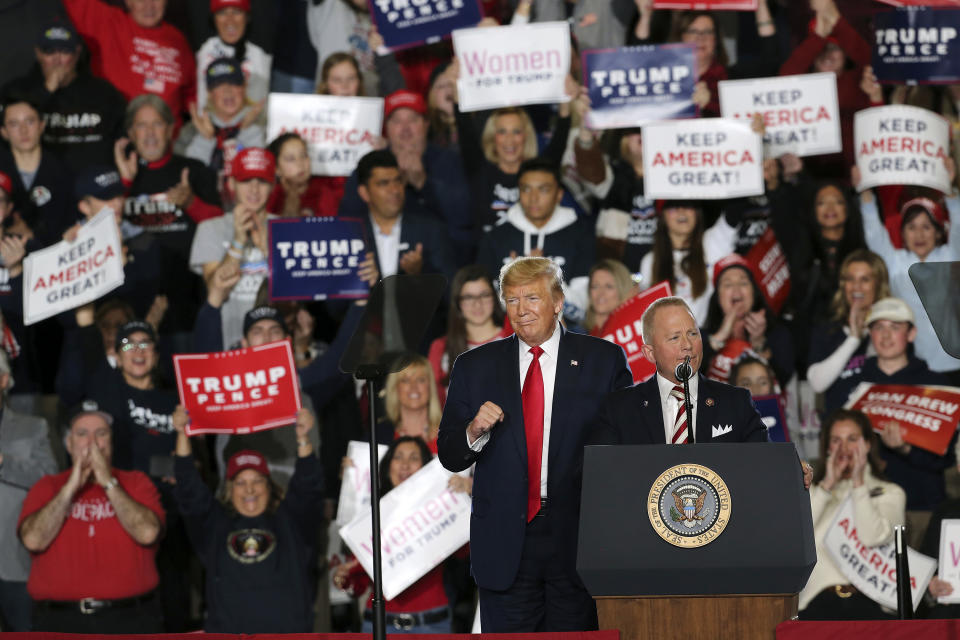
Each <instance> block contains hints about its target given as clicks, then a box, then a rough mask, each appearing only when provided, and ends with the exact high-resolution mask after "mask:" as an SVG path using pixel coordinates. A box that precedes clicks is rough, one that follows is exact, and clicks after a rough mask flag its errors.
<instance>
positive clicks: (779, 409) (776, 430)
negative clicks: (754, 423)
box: [753, 394, 790, 442]
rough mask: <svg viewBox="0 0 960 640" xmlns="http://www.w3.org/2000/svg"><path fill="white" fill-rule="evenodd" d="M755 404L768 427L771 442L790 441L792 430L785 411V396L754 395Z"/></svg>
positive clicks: (761, 418)
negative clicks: (788, 426) (788, 425)
mask: <svg viewBox="0 0 960 640" xmlns="http://www.w3.org/2000/svg"><path fill="white" fill-rule="evenodd" d="M753 406H754V407H756V408H757V412H758V413H759V414H760V420H761V422H763V426H765V427H766V428H767V437H768V438H769V439H770V442H790V430H789V429H787V419H786V414H785V413H784V411H783V396H780V395H777V394H771V395H769V396H753Z"/></svg>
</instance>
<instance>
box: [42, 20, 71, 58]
mask: <svg viewBox="0 0 960 640" xmlns="http://www.w3.org/2000/svg"><path fill="white" fill-rule="evenodd" d="M79 46H80V36H78V35H77V32H76V31H74V29H73V26H71V25H70V24H63V23H60V22H58V23H56V24H51V25H48V26H47V28H45V29H44V30H43V31H42V32H41V33H40V37H39V38H37V48H38V49H40V50H41V51H46V52H53V51H67V52H73V51H76V50H77V47H79Z"/></svg>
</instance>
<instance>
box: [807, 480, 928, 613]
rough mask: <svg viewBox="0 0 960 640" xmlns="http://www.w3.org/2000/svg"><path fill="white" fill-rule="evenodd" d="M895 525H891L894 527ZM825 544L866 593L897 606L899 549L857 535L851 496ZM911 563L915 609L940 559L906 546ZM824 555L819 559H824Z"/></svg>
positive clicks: (884, 603) (842, 507) (831, 527)
mask: <svg viewBox="0 0 960 640" xmlns="http://www.w3.org/2000/svg"><path fill="white" fill-rule="evenodd" d="M892 526H893V525H891V527H892ZM823 545H824V547H826V549H827V551H828V552H829V554H830V557H831V558H832V559H833V562H834V563H835V564H836V566H837V568H839V569H840V572H841V573H842V574H843V575H844V576H846V577H847V579H848V580H849V581H850V584H852V585H853V586H854V587H856V588H857V589H858V590H859V591H860V592H861V593H863V595H865V596H867V597H868V598H870V599H871V600H873V601H874V602H876V603H877V604H880V605H882V606H884V607H887V608H888V609H896V608H897V550H896V545H895V543H894V542H893V540H892V539H891V540H890V542H887V543H886V544H882V545H879V546H876V547H868V546H865V545H864V544H863V543H862V542H860V538H859V536H858V535H857V523H856V520H855V518H854V513H853V500H852V498H851V497H850V496H847V499H846V500H844V501H843V504H841V505H840V508H839V509H838V510H837V515H836V517H835V518H834V519H833V524H831V525H830V528H829V529H827V535H826V536H825V537H824V540H823ZM907 555H908V557H907V563H908V564H909V565H910V592H911V595H912V596H913V608H914V609H916V608H917V605H918V604H920V600H921V599H922V598H923V593H924V592H925V591H926V590H927V584H929V583H930V578H932V577H933V572H934V571H936V570H937V561H936V560H934V559H933V558H931V557H929V556H925V555H923V554H922V553H920V552H918V551H914V550H913V549H911V548H909V547H907ZM824 560H825V558H820V562H823V561H824Z"/></svg>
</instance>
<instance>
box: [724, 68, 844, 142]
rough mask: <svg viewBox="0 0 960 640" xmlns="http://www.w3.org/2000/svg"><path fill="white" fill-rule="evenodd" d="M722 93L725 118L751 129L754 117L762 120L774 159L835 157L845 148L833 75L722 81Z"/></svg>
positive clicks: (811, 74)
mask: <svg viewBox="0 0 960 640" xmlns="http://www.w3.org/2000/svg"><path fill="white" fill-rule="evenodd" d="M719 94H720V115H722V116H723V117H724V118H734V119H737V120H743V121H744V122H747V123H748V124H749V123H750V122H751V121H752V120H753V116H754V115H755V114H758V113H759V114H760V115H761V116H763V123H764V125H765V126H766V132H765V133H764V135H763V144H764V146H765V147H766V149H767V153H768V155H770V156H772V157H774V158H779V157H780V156H782V155H783V154H785V153H793V154H796V155H798V156H815V155H819V154H824V153H836V152H838V151H840V150H841V149H842V148H843V142H842V140H841V139H840V107H839V105H838V103H837V74H835V73H807V74H801V75H796V76H781V77H775V78H755V79H750V80H721V81H720V85H719Z"/></svg>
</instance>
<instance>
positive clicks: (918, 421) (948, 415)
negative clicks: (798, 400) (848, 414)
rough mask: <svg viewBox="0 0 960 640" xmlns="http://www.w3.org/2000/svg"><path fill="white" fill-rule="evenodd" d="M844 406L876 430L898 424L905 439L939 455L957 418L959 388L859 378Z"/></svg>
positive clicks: (958, 411)
mask: <svg viewBox="0 0 960 640" xmlns="http://www.w3.org/2000/svg"><path fill="white" fill-rule="evenodd" d="M845 406H846V407H847V408H848V409H856V410H858V411H863V412H864V413H865V414H866V415H867V417H868V418H870V423H871V424H872V425H873V428H874V429H876V430H877V431H881V430H883V429H884V428H885V427H886V426H887V425H888V424H891V423H892V424H894V425H898V426H899V427H900V431H901V432H902V433H903V439H904V441H905V442H907V443H909V444H912V445H914V446H917V447H920V448H921V449H926V450H927V451H931V452H933V453H935V454H937V455H938V456H942V455H944V454H946V452H947V447H948V446H949V445H950V439H951V438H952V437H953V432H954V431H956V430H957V422H958V420H960V388H958V387H937V386H934V387H923V386H919V385H910V384H870V383H869V382H861V383H860V385H859V386H858V387H857V388H856V389H855V390H854V392H853V393H852V394H850V400H848V401H847V404H846V405H845Z"/></svg>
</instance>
